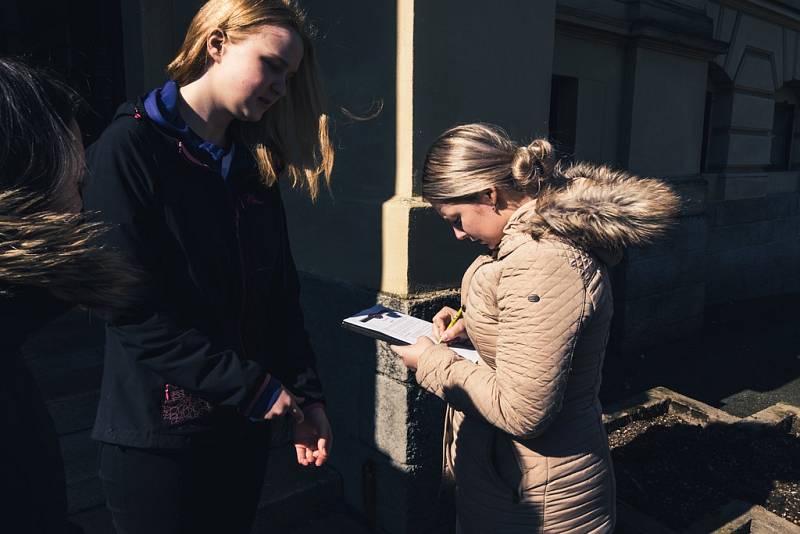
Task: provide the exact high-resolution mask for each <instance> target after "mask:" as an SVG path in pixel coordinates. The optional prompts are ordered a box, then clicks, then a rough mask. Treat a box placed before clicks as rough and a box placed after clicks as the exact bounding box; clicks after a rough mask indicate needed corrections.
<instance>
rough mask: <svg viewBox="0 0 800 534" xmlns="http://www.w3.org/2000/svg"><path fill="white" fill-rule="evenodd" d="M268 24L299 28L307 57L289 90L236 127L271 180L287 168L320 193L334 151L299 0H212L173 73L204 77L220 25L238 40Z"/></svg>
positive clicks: (182, 79)
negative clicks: (210, 45) (255, 118)
mask: <svg viewBox="0 0 800 534" xmlns="http://www.w3.org/2000/svg"><path fill="white" fill-rule="evenodd" d="M264 25H272V26H284V27H288V28H292V29H293V30H295V31H296V32H297V33H298V34H299V35H300V37H301V38H302V40H303V48H304V53H303V59H302V60H301V62H300V67H299V68H298V71H297V74H296V75H295V76H293V77H292V78H291V79H289V80H288V81H287V91H286V96H284V97H283V98H281V99H280V100H278V101H277V102H276V103H275V104H274V105H273V106H272V108H270V110H269V111H268V112H267V113H265V114H264V116H263V117H262V119H261V120H260V121H258V122H255V123H244V122H242V123H238V124H237V125H236V133H237V134H238V135H239V137H240V138H241V140H242V141H243V142H244V143H245V144H246V145H247V146H248V147H249V148H250V150H251V152H252V153H253V155H254V156H255V159H256V162H257V163H258V170H259V173H260V174H261V177H262V179H263V180H264V182H265V183H266V185H268V186H269V185H273V184H274V183H275V182H276V181H277V180H278V178H279V176H280V175H281V174H282V173H286V174H287V175H288V176H289V177H290V179H291V181H292V186H294V187H304V188H307V189H308V192H309V195H310V196H311V198H312V199H316V197H317V194H318V193H319V177H320V175H323V177H324V179H325V183H326V185H327V186H330V176H331V171H332V169H333V156H334V151H333V146H332V144H331V141H330V135H329V131H328V129H329V124H328V122H329V121H328V115H327V113H326V112H325V102H324V98H323V92H322V88H321V85H320V82H319V75H318V73H317V65H316V62H315V56H314V48H313V46H312V39H311V35H310V32H309V30H308V28H307V26H306V20H305V13H304V12H303V11H302V10H301V9H300V8H299V7H298V6H297V4H296V2H295V1H294V0H210V1H209V2H206V3H205V5H203V7H201V8H200V11H198V12H197V14H196V15H195V16H194V18H193V19H192V22H191V24H189V29H188V31H187V32H186V37H185V38H184V41H183V45H181V48H180V50H179V51H178V55H177V56H176V57H175V59H173V60H172V62H171V63H170V64H169V65H168V66H167V75H168V76H169V77H170V78H171V79H173V80H175V82H176V83H177V84H178V85H179V86H184V85H187V84H189V83H191V82H193V81H195V80H197V79H198V78H200V77H201V76H202V75H203V73H204V72H205V70H206V67H207V65H208V60H209V59H208V55H207V51H206V40H207V39H208V37H209V36H210V35H211V33H212V32H213V31H214V30H217V29H219V30H222V31H223V32H225V34H226V35H227V36H228V37H229V38H230V39H231V40H236V39H239V38H243V37H245V36H246V35H247V34H248V33H249V32H252V31H253V30H254V29H255V28H257V27H258V26H264Z"/></svg>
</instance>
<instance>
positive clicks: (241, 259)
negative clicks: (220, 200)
mask: <svg viewBox="0 0 800 534" xmlns="http://www.w3.org/2000/svg"><path fill="white" fill-rule="evenodd" d="M178 154H180V155H181V156H183V157H184V159H186V160H187V161H188V162H189V163H191V164H193V165H196V166H198V167H202V168H203V169H205V170H207V171H209V172H214V171H212V170H211V168H210V167H209V166H208V165H206V164H205V163H203V162H201V161H200V160H198V159H197V158H195V157H194V156H192V155H191V154H190V153H189V151H188V150H186V148H185V147H184V145H183V141H178ZM215 174H216V173H215ZM223 179H224V178H223ZM226 195H227V197H226V198H227V199H228V203H229V204H230V207H231V208H232V209H233V226H234V228H235V230H236V250H237V252H238V253H239V276H240V278H241V290H242V299H241V308H240V310H239V312H240V317H239V324H238V329H237V330H238V332H237V333H238V336H239V345H240V346H241V349H242V355H243V356H244V357H245V358H246V359H249V358H248V356H247V348H246V347H245V344H244V336H243V335H242V321H244V316H245V312H246V298H247V281H246V280H245V277H246V273H245V269H244V253H243V252H242V240H241V236H240V234H239V207H238V205H237V199H235V198H234V197H233V195H232V194H231V192H230V191H227V190H226Z"/></svg>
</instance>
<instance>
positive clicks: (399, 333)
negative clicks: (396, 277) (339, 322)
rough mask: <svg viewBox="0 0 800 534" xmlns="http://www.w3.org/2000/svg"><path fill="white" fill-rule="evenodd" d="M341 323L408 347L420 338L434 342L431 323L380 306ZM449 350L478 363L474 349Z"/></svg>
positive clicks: (361, 312)
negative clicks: (381, 334) (380, 334)
mask: <svg viewBox="0 0 800 534" xmlns="http://www.w3.org/2000/svg"><path fill="white" fill-rule="evenodd" d="M343 322H345V323H349V324H352V325H355V326H357V327H359V328H366V329H368V330H374V331H375V332H381V333H383V334H385V335H387V336H389V337H392V338H394V339H399V340H400V341H404V342H406V343H408V344H409V345H411V344H414V343H416V342H417V339H418V338H420V337H422V336H427V337H428V338H429V339H431V340H432V341H433V342H434V343H435V342H436V340H435V339H433V338H432V337H431V332H432V331H433V323H431V322H430V321H425V320H424V319H418V318H416V317H412V316H410V315H406V314H405V313H400V312H398V311H395V310H392V309H389V308H386V307H385V306H381V305H380V304H377V305H375V306H373V307H371V308H368V309H366V310H362V311H360V312H358V313H357V314H355V315H353V316H352V317H348V318H347V319H345V320H344V321H343ZM450 349H451V350H452V351H453V352H455V353H456V354H458V355H459V356H461V357H462V358H464V359H465V360H469V361H471V362H473V363H478V351H476V350H475V349H466V348H462V347H450Z"/></svg>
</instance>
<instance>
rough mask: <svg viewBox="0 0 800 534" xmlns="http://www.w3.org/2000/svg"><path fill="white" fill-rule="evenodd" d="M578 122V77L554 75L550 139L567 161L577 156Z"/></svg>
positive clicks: (551, 92)
mask: <svg viewBox="0 0 800 534" xmlns="http://www.w3.org/2000/svg"><path fill="white" fill-rule="evenodd" d="M577 124H578V78H571V77H569V76H553V81H552V85H551V87H550V123H549V129H550V131H549V132H548V134H549V137H550V141H551V142H552V143H553V144H554V145H555V147H556V150H557V151H558V153H559V155H560V156H562V158H563V159H564V160H565V161H572V160H573V159H574V156H575V132H576V130H577Z"/></svg>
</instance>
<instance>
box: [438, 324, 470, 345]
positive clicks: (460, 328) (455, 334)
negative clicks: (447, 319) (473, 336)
mask: <svg viewBox="0 0 800 534" xmlns="http://www.w3.org/2000/svg"><path fill="white" fill-rule="evenodd" d="M465 331H466V326H465V325H464V321H458V322H457V323H456V324H454V325H453V326H452V328H448V329H447V330H445V331H444V332H443V333H442V337H441V341H442V342H446V341H452V340H454V339H456V338H459V337H462V336H463V334H464V332H465Z"/></svg>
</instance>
